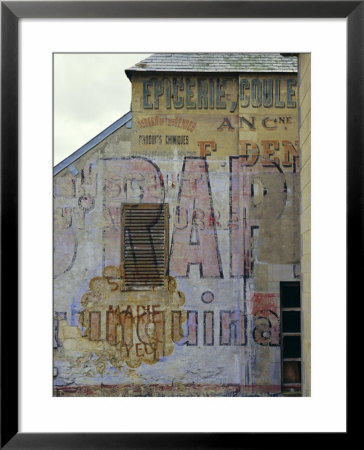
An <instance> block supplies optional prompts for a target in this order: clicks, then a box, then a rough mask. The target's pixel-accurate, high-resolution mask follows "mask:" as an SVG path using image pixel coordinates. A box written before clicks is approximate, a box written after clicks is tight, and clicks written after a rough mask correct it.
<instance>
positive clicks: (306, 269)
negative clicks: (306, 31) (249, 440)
mask: <svg viewBox="0 0 364 450" xmlns="http://www.w3.org/2000/svg"><path fill="white" fill-rule="evenodd" d="M298 61H299V84H298V86H299V91H298V92H299V94H298V96H299V142H300V151H301V214H300V218H301V277H302V285H301V299H302V300H301V301H302V361H303V362H302V382H303V385H302V395H304V396H310V395H311V55H310V54H308V53H305V54H301V55H299V60H298Z"/></svg>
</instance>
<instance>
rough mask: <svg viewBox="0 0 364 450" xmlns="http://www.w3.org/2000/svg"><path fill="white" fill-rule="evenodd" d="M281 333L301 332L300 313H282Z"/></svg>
mask: <svg viewBox="0 0 364 450" xmlns="http://www.w3.org/2000/svg"><path fill="white" fill-rule="evenodd" d="M282 331H283V332H284V333H300V332H301V311H285V310H283V311H282Z"/></svg>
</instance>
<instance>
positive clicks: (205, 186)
mask: <svg viewBox="0 0 364 450" xmlns="http://www.w3.org/2000/svg"><path fill="white" fill-rule="evenodd" d="M184 209H185V210H186V211H187V212H188V215H187V217H188V223H187V226H186V227H184V228H181V227H180V226H179V225H178V226H177V225H176V224H175V226H174V230H173V238H172V245H171V255H170V265H169V272H170V274H171V275H172V276H179V277H186V276H187V275H188V272H189V266H190V264H198V265H199V267H200V277H219V278H223V272H222V266H221V259H220V253H219V248H218V242H217V233H216V225H215V220H214V208H213V202H212V196H211V187H210V181H209V172H208V166H207V161H206V158H190V157H186V158H185V159H184V162H183V168H182V176H181V184H180V189H179V193H178V208H177V214H179V213H180V211H182V210H184ZM175 220H176V223H178V224H179V223H180V221H179V220H178V217H177V218H176V219H175Z"/></svg>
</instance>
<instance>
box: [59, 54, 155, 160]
mask: <svg viewBox="0 0 364 450" xmlns="http://www.w3.org/2000/svg"><path fill="white" fill-rule="evenodd" d="M148 56H149V54H144V53H137V54H135V53H123V54H121V53H120V54H69V53H68V54H55V55H54V164H55V165H56V164H58V163H59V162H60V161H62V160H63V159H64V158H66V157H67V156H68V155H70V154H71V153H73V152H74V151H76V150H77V149H79V148H80V147H82V146H83V145H84V144H86V142H88V141H89V140H90V139H92V138H93V137H95V136H96V135H97V134H99V133H100V132H101V131H103V130H104V129H105V128H107V127H108V126H109V125H111V124H112V123H113V122H115V121H116V120H117V119H119V118H120V117H121V116H123V115H124V114H125V113H127V112H128V111H130V101H131V83H130V81H129V79H128V78H127V76H126V75H125V69H127V68H128V67H131V66H133V65H134V64H135V63H137V62H139V61H141V60H143V59H145V58H147V57H148Z"/></svg>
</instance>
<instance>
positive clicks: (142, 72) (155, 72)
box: [125, 69, 298, 81]
mask: <svg viewBox="0 0 364 450" xmlns="http://www.w3.org/2000/svg"><path fill="white" fill-rule="evenodd" d="M176 73H181V74H189V75H200V76H208V75H214V74H221V73H223V74H226V76H229V75H230V76H232V75H239V74H247V75H251V74H252V73H258V74H260V75H263V74H283V75H284V74H290V73H295V74H297V73H298V69H292V70H268V69H267V70H256V69H254V70H235V71H232V70H231V71H224V70H221V71H217V70H212V71H206V72H205V71H203V72H202V71H200V70H183V69H176V70H158V69H141V70H139V69H138V70H129V69H126V70H125V74H126V76H127V77H128V78H129V80H130V81H131V76H132V75H134V74H138V75H149V74H150V75H163V74H167V75H175V74H176Z"/></svg>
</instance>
